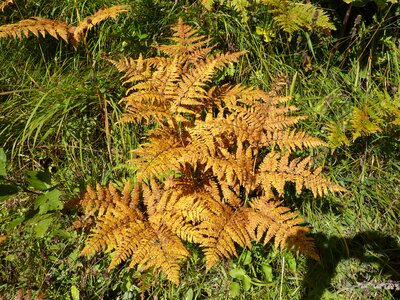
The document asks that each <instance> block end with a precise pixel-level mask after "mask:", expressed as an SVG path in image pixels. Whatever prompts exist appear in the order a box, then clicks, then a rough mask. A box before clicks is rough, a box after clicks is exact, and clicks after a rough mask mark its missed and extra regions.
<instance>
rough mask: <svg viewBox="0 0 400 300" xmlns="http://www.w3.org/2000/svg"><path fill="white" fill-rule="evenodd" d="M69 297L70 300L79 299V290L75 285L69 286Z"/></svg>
mask: <svg viewBox="0 0 400 300" xmlns="http://www.w3.org/2000/svg"><path fill="white" fill-rule="evenodd" d="M71 297H72V300H79V299H80V293H79V290H78V288H77V287H76V286H75V285H73V286H71Z"/></svg>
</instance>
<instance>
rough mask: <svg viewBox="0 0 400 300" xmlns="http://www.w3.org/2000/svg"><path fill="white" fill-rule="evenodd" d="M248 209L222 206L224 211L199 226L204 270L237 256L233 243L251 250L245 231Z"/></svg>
mask: <svg viewBox="0 0 400 300" xmlns="http://www.w3.org/2000/svg"><path fill="white" fill-rule="evenodd" d="M249 213H250V209H249V208H246V207H241V208H239V209H237V210H233V209H232V208H230V207H229V206H224V211H223V212H222V213H221V214H220V215H216V216H215V217H214V218H213V219H209V220H205V221H204V222H202V223H201V224H200V225H199V231H200V233H201V234H202V235H203V239H202V240H201V241H200V245H201V246H202V247H204V254H205V257H206V269H207V270H210V269H211V268H212V267H213V266H214V265H215V263H216V262H218V261H219V260H221V258H230V257H232V256H237V252H236V247H235V243H237V244H239V245H241V246H243V247H245V246H246V247H248V248H251V237H250V233H249V231H248V229H247V226H246V225H247V224H248V222H249Z"/></svg>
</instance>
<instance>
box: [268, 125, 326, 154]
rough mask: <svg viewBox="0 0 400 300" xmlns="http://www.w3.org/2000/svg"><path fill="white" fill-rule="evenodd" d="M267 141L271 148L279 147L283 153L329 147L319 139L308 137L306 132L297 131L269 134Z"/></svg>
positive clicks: (276, 131)
mask: <svg viewBox="0 0 400 300" xmlns="http://www.w3.org/2000/svg"><path fill="white" fill-rule="evenodd" d="M266 141H269V142H270V143H271V146H275V145H276V146H278V147H279V148H280V149H281V150H283V151H289V152H292V151H295V150H296V149H303V148H316V147H320V146H327V145H326V143H324V142H323V141H321V140H320V139H318V138H315V137H311V136H308V135H307V134H306V133H305V132H302V131H300V132H298V131H296V130H285V131H278V130H275V131H274V132H268V133H267V138H266Z"/></svg>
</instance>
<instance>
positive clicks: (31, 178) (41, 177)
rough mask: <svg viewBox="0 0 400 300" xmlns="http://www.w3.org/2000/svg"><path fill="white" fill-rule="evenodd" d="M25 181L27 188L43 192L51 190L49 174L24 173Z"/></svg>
mask: <svg viewBox="0 0 400 300" xmlns="http://www.w3.org/2000/svg"><path fill="white" fill-rule="evenodd" d="M26 180H27V181H28V184H29V186H31V187H33V188H35V189H38V190H41V191H45V190H48V189H50V188H51V178H50V174H49V172H43V171H28V172H26Z"/></svg>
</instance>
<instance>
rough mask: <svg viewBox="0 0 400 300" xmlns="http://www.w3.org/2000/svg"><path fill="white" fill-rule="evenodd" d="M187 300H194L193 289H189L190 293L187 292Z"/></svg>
mask: <svg viewBox="0 0 400 300" xmlns="http://www.w3.org/2000/svg"><path fill="white" fill-rule="evenodd" d="M185 300H193V289H192V288H190V289H188V291H187V292H186V295H185Z"/></svg>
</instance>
